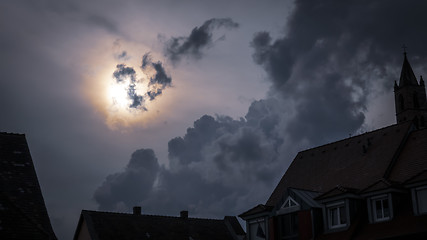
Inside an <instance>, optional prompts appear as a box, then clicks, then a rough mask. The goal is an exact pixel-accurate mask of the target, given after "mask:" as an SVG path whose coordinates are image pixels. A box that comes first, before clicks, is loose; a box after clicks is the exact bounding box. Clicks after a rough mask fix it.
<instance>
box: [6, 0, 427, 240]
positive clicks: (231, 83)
mask: <svg viewBox="0 0 427 240" xmlns="http://www.w3.org/2000/svg"><path fill="white" fill-rule="evenodd" d="M385 4H387V5H385ZM171 9H173V10H171ZM425 9H427V3H425V1H411V2H405V3H403V2H402V1H397V0H392V1H387V2H385V1H379V0H378V1H346V2H345V3H344V2H342V1H338V0H335V1H328V0H326V1H316V2H314V1H302V0H297V1H295V2H292V3H291V2H285V1H250V0H249V1H244V3H243V2H238V1H232V2H230V1H214V2H203V3H202V2H201V1H191V0H184V1H180V2H179V3H178V2H177V1H173V0H161V1H155V2H151V1H133V0H126V1H112V0H111V1H97V0H91V1H62V2H57V1H54V0H44V1H37V2H34V1H5V2H1V3H0V29H1V30H2V31H0V48H1V52H2V54H1V56H0V63H1V64H0V72H1V74H2V77H1V80H0V89H3V92H2V94H0V110H1V112H2V115H1V117H0V131H6V132H18V133H25V134H26V136H27V140H28V142H29V147H30V150H31V154H32V158H33V161H34V164H35V167H36V171H37V174H38V178H39V181H40V184H41V187H42V191H43V195H44V199H45V202H46V205H47V208H48V211H49V215H50V217H51V221H52V224H53V227H54V230H55V232H56V234H57V236H58V237H59V238H60V239H71V238H72V236H73V232H74V230H75V228H76V226H77V221H78V217H79V214H80V211H81V210H82V209H91V210H94V209H100V210H108V211H121V212H122V211H123V212H126V211H130V210H131V208H132V206H134V205H141V206H142V209H143V212H145V213H150V214H166V215H178V214H179V211H181V210H185V209H187V210H189V214H190V217H191V216H197V217H215V218H222V217H223V216H224V215H237V214H239V213H241V212H243V211H245V210H247V209H249V208H251V207H253V206H255V205H256V204H259V203H264V202H265V201H266V200H267V198H268V196H269V194H270V193H271V192H272V190H273V189H274V187H275V186H276V184H277V183H278V181H279V179H280V177H281V176H282V175H283V174H284V172H285V170H286V168H287V166H288V165H289V164H290V161H291V160H292V159H293V157H294V156H295V155H296V153H297V152H298V151H300V150H303V149H305V148H308V147H313V146H317V145H320V144H325V143H328V142H331V141H335V140H338V139H342V138H345V137H348V136H349V134H357V133H360V132H363V131H366V130H373V129H375V128H379V127H383V126H385V125H387V124H392V123H394V122H395V120H394V102H393V95H392V94H393V92H392V91H393V90H392V86H393V83H394V80H398V78H399V74H400V67H401V64H402V62H403V55H402V51H403V50H402V49H401V46H402V45H403V44H405V45H406V46H408V49H407V51H408V57H409V61H410V62H411V64H412V67H413V69H414V71H415V74H416V75H417V76H419V75H420V74H424V73H425V72H426V62H427V61H426V57H427V48H426V47H425V42H426V41H427V32H426V31H425V24H424V21H423V19H424V18H425V14H424V12H425ZM224 34H226V37H225V38H224V37H223V36H224ZM159 36H163V37H160V38H159ZM219 41H220V42H219ZM184 61H186V64H183V62H184ZM132 70H133V71H132ZM141 71H142V72H144V73H145V74H147V75H146V76H145V78H143V75H142V73H141ZM115 72H117V74H116V75H117V76H115V74H114V73H115ZM115 77H116V78H115ZM121 77H125V78H129V79H130V80H131V81H130V84H135V86H133V87H132V85H129V84H128V85H127V88H128V90H129V91H128V92H127V94H128V97H130V98H132V99H133V100H134V101H133V102H132V104H131V105H130V109H131V110H133V109H134V108H133V107H136V108H138V109H139V110H142V111H138V112H137V113H135V112H129V113H128V112H126V113H128V117H130V118H133V119H131V120H133V122H132V124H129V125H126V126H125V127H117V128H115V129H112V128H110V127H109V126H107V125H106V122H107V121H106V117H105V116H104V115H103V111H110V112H109V113H111V114H114V113H115V112H114V111H111V110H110V109H109V108H108V106H105V104H104V102H103V99H104V98H105V95H104V94H103V93H104V92H103V87H105V86H104V85H107V84H105V83H109V81H110V82H111V81H113V82H114V81H116V82H117V81H119V82H120V81H121V80H120V79H121ZM132 79H133V80H134V81H133V80H132ZM172 79H173V81H172ZM142 83H146V84H147V85H146V86H147V88H146V89H145V90H140V89H139V88H138V87H139V86H140V84H142ZM103 84H104V85H103ZM266 92H267V94H266ZM88 96H89V97H88ZM265 96H267V97H265ZM94 99H95V100H94ZM102 104H104V105H102ZM100 105H101V106H103V108H101V107H99V106H100ZM132 106H133V107H132ZM145 109H147V110H148V111H145ZM240 117H241V118H240ZM140 120H141V121H140ZM142 121H143V123H142ZM186 129H187V130H186Z"/></svg>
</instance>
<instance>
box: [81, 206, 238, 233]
mask: <svg viewBox="0 0 427 240" xmlns="http://www.w3.org/2000/svg"><path fill="white" fill-rule="evenodd" d="M83 220H84V222H86V223H87V227H88V229H89V234H90V235H91V238H92V239H98V240H109V239H111V240H113V239H124V240H125V239H141V240H144V239H156V240H163V239H165V240H166V239H168V240H169V239H176V240H189V239H194V240H198V239H203V240H211V239H212V240H213V239H218V240H220V239H221V240H227V239H230V240H232V239H234V238H233V233H232V232H234V233H236V234H237V235H240V236H241V237H243V236H244V231H243V229H242V228H241V226H240V224H239V223H238V221H237V218H236V217H225V218H224V219H222V220H219V219H201V218H183V217H169V216H156V215H140V214H127V213H111V212H98V211H87V210H83V211H82V213H81V217H80V221H79V225H78V227H77V230H76V234H75V237H74V238H75V239H76V238H77V236H78V234H79V231H80V229H81V228H82V227H81V225H82V223H83Z"/></svg>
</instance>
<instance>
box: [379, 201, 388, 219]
mask: <svg viewBox="0 0 427 240" xmlns="http://www.w3.org/2000/svg"><path fill="white" fill-rule="evenodd" d="M381 201H382V204H383V213H384V216H383V217H384V218H388V217H390V209H389V207H388V199H383V200H381Z"/></svg>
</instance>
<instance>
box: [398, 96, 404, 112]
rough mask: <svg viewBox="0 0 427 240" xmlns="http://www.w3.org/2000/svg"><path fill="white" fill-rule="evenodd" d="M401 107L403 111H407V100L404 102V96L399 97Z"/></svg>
mask: <svg viewBox="0 0 427 240" xmlns="http://www.w3.org/2000/svg"><path fill="white" fill-rule="evenodd" d="M399 106H400V110H401V111H403V110H404V109H405V100H403V96H402V95H399Z"/></svg>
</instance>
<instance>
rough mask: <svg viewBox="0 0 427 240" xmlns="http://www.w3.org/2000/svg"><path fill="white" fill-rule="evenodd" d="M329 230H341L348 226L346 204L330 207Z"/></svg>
mask: <svg viewBox="0 0 427 240" xmlns="http://www.w3.org/2000/svg"><path fill="white" fill-rule="evenodd" d="M328 221H329V228H340V227H344V226H346V225H347V215H346V210H345V206H344V203H342V204H338V205H335V206H331V207H328Z"/></svg>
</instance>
